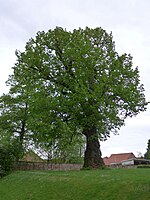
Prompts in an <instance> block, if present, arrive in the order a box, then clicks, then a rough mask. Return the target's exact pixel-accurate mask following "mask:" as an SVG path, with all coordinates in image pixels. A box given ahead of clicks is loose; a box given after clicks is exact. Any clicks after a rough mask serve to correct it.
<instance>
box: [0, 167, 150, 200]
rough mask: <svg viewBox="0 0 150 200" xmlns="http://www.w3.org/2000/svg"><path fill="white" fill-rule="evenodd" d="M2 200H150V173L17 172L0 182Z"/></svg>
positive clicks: (147, 170)
mask: <svg viewBox="0 0 150 200" xmlns="http://www.w3.org/2000/svg"><path fill="white" fill-rule="evenodd" d="M0 200H150V169H105V170H95V171H88V170H87V171H17V172H14V173H12V174H10V175H8V176H6V177H4V178H2V179H0Z"/></svg>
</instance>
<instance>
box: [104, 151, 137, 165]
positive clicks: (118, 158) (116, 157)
mask: <svg viewBox="0 0 150 200" xmlns="http://www.w3.org/2000/svg"><path fill="white" fill-rule="evenodd" d="M130 158H136V157H135V155H134V154H133V153H119V154H111V156H110V157H109V158H108V157H105V158H103V160H104V163H105V165H111V164H117V163H121V162H122V161H123V160H128V159H130Z"/></svg>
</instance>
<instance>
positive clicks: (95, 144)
mask: <svg viewBox="0 0 150 200" xmlns="http://www.w3.org/2000/svg"><path fill="white" fill-rule="evenodd" d="M83 134H84V135H85V136H86V150H85V155H84V165H83V168H93V169H97V168H101V167H102V166H104V162H103V159H102V157H101V151H100V143H99V140H98V137H97V135H96V128H95V127H94V128H91V129H89V130H85V131H84V132H83Z"/></svg>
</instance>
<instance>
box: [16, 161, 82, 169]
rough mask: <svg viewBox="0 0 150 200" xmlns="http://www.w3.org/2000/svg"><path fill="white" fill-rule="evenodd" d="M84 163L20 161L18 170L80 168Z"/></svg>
mask: <svg viewBox="0 0 150 200" xmlns="http://www.w3.org/2000/svg"><path fill="white" fill-rule="evenodd" d="M81 168H82V164H59V163H57V164H54V163H46V162H26V161H19V162H18V164H17V170H80V169H81Z"/></svg>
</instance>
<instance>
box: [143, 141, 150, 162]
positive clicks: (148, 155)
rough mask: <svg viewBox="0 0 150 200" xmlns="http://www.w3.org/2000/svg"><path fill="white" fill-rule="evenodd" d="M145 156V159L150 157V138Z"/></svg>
mask: <svg viewBox="0 0 150 200" xmlns="http://www.w3.org/2000/svg"><path fill="white" fill-rule="evenodd" d="M144 158H145V159H150V139H149V140H148V143H147V151H146V153H145V154H144Z"/></svg>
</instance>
